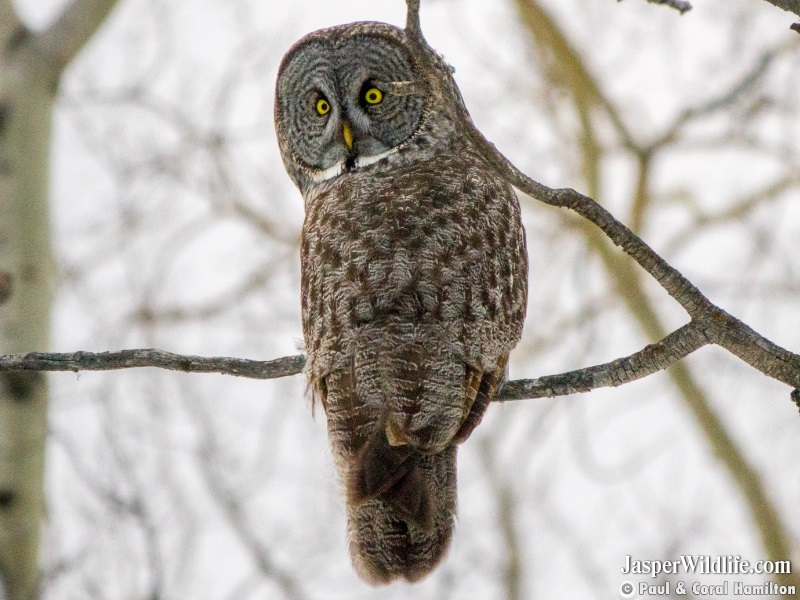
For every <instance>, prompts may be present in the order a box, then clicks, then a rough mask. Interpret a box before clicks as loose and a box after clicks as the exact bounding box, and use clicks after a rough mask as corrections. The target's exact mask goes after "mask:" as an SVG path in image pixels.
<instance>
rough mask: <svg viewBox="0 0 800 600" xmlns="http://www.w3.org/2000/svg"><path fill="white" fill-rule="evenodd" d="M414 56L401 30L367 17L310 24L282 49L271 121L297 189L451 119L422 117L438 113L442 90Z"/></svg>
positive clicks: (363, 164)
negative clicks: (329, 24) (325, 25)
mask: <svg viewBox="0 0 800 600" xmlns="http://www.w3.org/2000/svg"><path fill="white" fill-rule="evenodd" d="M415 56H416V55H415V53H414V52H413V51H412V50H411V49H410V48H409V46H408V42H407V39H406V33H405V31H404V30H402V29H399V28H397V27H393V26H391V25H387V24H385V23H373V22H361V23H352V24H350V25H342V26H339V27H332V28H329V29H322V30H319V31H315V32H314V33H311V34H309V35H307V36H306V37H304V38H303V39H301V40H300V41H299V42H297V43H296V44H295V45H294V46H293V47H292V48H291V49H290V50H289V51H288V52H287V53H286V56H284V58H283V61H282V63H281V66H280V70H279V72H278V82H277V86H276V93H275V125H276V131H277V133H278V141H279V144H280V149H281V155H282V157H283V162H284V164H285V165H286V170H287V171H288V173H289V175H290V176H291V177H292V179H293V180H294V182H295V184H296V185H297V186H298V187H299V188H300V190H301V191H303V192H304V193H305V191H306V190H307V189H308V188H309V187H312V186H315V185H318V184H320V183H322V182H325V181H328V180H332V179H334V178H336V177H339V176H341V175H343V174H347V173H350V172H353V171H357V170H360V169H364V168H367V167H369V166H370V165H372V164H375V163H376V162H379V161H381V160H383V159H386V158H389V157H390V156H392V155H393V154H395V153H396V152H398V151H399V150H402V149H403V148H404V147H405V146H407V145H408V144H409V143H410V142H411V141H412V140H413V139H415V138H416V137H417V136H419V135H420V134H422V133H427V134H429V135H428V136H427V137H429V138H430V137H435V135H436V134H440V133H441V129H442V127H441V124H442V123H445V122H448V121H449V119H447V118H444V119H443V120H442V119H437V120H436V121H437V123H439V126H437V127H434V128H432V127H431V126H430V124H428V126H427V127H426V124H427V122H428V121H430V120H431V119H430V118H429V117H430V115H431V113H437V114H439V115H440V113H441V112H442V111H441V109H440V108H439V107H438V106H437V105H439V104H441V103H442V100H443V94H442V93H441V91H436V90H435V89H434V88H435V87H436V86H432V85H431V84H430V82H429V81H425V80H424V78H422V77H421V75H422V68H421V66H420V64H419V62H418V61H417V59H416V58H415ZM435 60H436V61H439V58H438V56H437V57H435ZM437 70H438V69H437ZM447 77H448V78H449V72H448V73H447ZM447 87H448V88H449V87H451V86H447ZM452 87H454V84H453V86H452ZM445 95H449V94H445ZM459 101H460V98H459ZM440 116H441V115H440ZM426 143H428V145H429V142H426Z"/></svg>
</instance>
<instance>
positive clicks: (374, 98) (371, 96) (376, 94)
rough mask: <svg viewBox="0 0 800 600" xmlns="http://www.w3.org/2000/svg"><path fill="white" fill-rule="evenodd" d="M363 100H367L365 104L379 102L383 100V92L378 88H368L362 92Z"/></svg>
mask: <svg viewBox="0 0 800 600" xmlns="http://www.w3.org/2000/svg"><path fill="white" fill-rule="evenodd" d="M364 100H366V101H367V104H380V103H381V101H382V100H383V92H382V91H380V90H379V89H378V88H369V89H368V90H367V93H366V94H364Z"/></svg>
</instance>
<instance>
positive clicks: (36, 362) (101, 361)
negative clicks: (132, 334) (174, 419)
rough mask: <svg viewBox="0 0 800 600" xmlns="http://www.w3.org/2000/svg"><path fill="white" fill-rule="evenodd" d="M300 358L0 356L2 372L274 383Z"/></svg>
mask: <svg viewBox="0 0 800 600" xmlns="http://www.w3.org/2000/svg"><path fill="white" fill-rule="evenodd" d="M305 363H306V359H305V357H304V356H303V355H296V356H285V357H283V358H277V359H275V360H267V361H263V360H247V359H244V358H228V357H217V356H215V357H209V358H206V357H203V356H187V355H183V354H173V353H172V352H165V351H164V350H154V349H143V350H121V351H119V352H68V353H58V352H27V353H25V354H8V355H6V356H0V372H3V371H9V372H13V371H73V372H75V373H77V372H78V371H113V370H116V369H134V368H138V367H155V368H157V369H167V370H170V371H182V372H184V373H221V374H224V375H235V376H238V377H247V378H250V379H276V378H278V377H288V376H290V375H296V374H297V373H300V372H301V371H302V370H303V366H304V365H305Z"/></svg>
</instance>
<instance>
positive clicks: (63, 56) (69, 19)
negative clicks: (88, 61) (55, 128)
mask: <svg viewBox="0 0 800 600" xmlns="http://www.w3.org/2000/svg"><path fill="white" fill-rule="evenodd" d="M116 4H117V0H73V1H72V2H71V3H70V4H69V5H68V6H67V7H66V8H65V9H64V11H63V12H62V13H61V15H60V16H59V17H58V18H57V19H56V20H55V21H54V22H53V23H52V25H50V27H48V28H47V29H46V30H45V31H43V32H42V33H41V34H39V35H37V36H36V37H35V38H34V41H33V44H34V48H35V50H36V52H37V53H38V55H39V56H40V58H43V59H44V60H45V62H46V63H47V65H48V67H49V68H50V69H52V70H53V73H52V75H53V79H54V80H55V81H57V80H58V77H60V75H61V73H62V72H63V70H64V69H65V68H66V66H67V65H68V64H69V63H70V62H71V61H72V59H73V58H75V56H76V55H77V54H78V52H80V50H81V48H83V46H84V44H86V42H87V41H89V38H90V37H92V35H94V33H95V32H96V31H97V29H98V28H99V27H100V25H102V24H103V22H104V21H105V20H106V17H107V16H108V14H109V13H110V12H111V10H112V9H113V8H114V7H115V6H116Z"/></svg>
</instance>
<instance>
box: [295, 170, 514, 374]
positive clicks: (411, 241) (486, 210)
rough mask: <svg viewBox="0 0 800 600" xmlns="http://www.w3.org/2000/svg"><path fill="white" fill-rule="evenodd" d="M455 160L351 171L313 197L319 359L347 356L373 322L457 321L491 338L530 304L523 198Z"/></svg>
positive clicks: (306, 253)
mask: <svg viewBox="0 0 800 600" xmlns="http://www.w3.org/2000/svg"><path fill="white" fill-rule="evenodd" d="M451 167H452V165H442V164H438V165H437V164H436V163H435V162H432V163H428V164H425V165H418V166H416V167H415V168H412V169H406V170H400V171H396V172H393V173H391V174H388V173H383V174H382V175H381V172H380V171H379V170H377V169H376V170H375V173H373V175H374V176H369V177H366V176H364V175H365V174H359V176H349V177H342V178H341V181H339V182H337V184H336V185H333V186H331V187H330V188H329V189H327V190H326V191H325V192H323V193H321V194H319V195H318V196H317V197H316V198H314V199H313V201H312V202H310V203H309V205H308V207H307V214H306V220H305V224H304V228H303V242H302V249H301V252H302V274H303V275H302V300H303V326H304V333H305V336H306V344H307V351H308V352H309V355H310V357H311V358H312V360H313V359H314V357H313V354H314V353H320V354H324V355H326V356H328V357H330V358H336V359H341V360H344V357H345V356H346V355H348V354H349V351H348V342H349V341H350V340H351V339H352V336H353V334H354V333H355V331H356V330H357V329H358V328H359V327H363V326H366V325H367V324H370V326H374V325H376V324H378V325H380V324H381V323H426V322H438V323H442V324H446V325H450V324H457V325H458V326H459V327H461V328H462V329H464V336H465V337H467V338H470V337H474V338H475V339H477V340H480V339H481V338H485V337H486V333H487V332H488V334H489V335H490V336H494V335H495V334H494V333H493V332H492V331H491V330H494V329H498V327H501V328H502V323H501V321H504V320H508V319H509V318H512V313H513V312H514V311H516V312H517V313H519V309H520V307H519V304H520V302H519V299H518V298H517V301H516V302H515V301H514V297H515V296H519V290H517V291H516V292H515V290H514V286H515V283H514V280H515V277H516V281H517V284H516V285H517V288H518V287H519V284H520V282H524V279H525V273H523V272H521V270H526V263H525V257H524V240H523V242H522V247H521V248H520V247H519V241H520V235H521V225H520V223H519V209H518V207H517V206H516V196H515V195H514V194H513V192H511V191H510V190H509V188H508V187H507V186H506V184H504V183H503V182H498V181H496V180H493V179H488V178H487V177H486V176H485V175H483V174H482V173H481V172H479V171H478V170H477V169H466V170H456V169H453V168H451ZM520 251H521V255H520ZM523 295H524V290H523ZM523 305H524V299H523ZM522 311H523V313H524V306H523V307H522ZM504 314H506V315H507V318H506V317H503V315H504ZM519 318H520V323H521V318H522V315H520V316H519ZM469 328H472V329H474V330H475V331H474V332H473V333H470V332H469V331H467V329H469ZM483 330H486V331H483ZM476 344H477V345H478V346H480V345H481V344H480V343H479V342H476ZM476 352H478V350H476ZM334 362H335V361H334Z"/></svg>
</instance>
